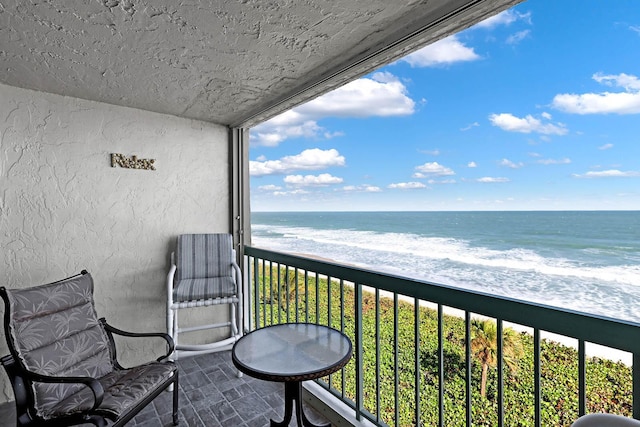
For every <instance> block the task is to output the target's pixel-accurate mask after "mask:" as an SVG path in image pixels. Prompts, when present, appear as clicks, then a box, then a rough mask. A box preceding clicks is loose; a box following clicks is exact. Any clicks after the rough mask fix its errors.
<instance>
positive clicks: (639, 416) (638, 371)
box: [632, 353, 640, 420]
mask: <svg viewBox="0 0 640 427" xmlns="http://www.w3.org/2000/svg"><path fill="white" fill-rule="evenodd" d="M632 393H633V418H635V419H636V420H640V353H633V392H632Z"/></svg>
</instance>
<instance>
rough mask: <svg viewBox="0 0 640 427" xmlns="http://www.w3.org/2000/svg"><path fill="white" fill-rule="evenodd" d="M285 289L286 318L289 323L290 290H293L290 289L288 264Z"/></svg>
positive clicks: (285, 267)
mask: <svg viewBox="0 0 640 427" xmlns="http://www.w3.org/2000/svg"><path fill="white" fill-rule="evenodd" d="M284 290H285V296H284V299H285V301H286V303H285V307H286V309H287V315H286V319H287V323H289V311H291V310H290V309H289V295H291V292H290V291H291V290H290V289H289V266H288V265H285V266H284Z"/></svg>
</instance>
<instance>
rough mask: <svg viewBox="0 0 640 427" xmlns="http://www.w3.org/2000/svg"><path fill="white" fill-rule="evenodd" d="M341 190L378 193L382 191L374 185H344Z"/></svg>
mask: <svg viewBox="0 0 640 427" xmlns="http://www.w3.org/2000/svg"><path fill="white" fill-rule="evenodd" d="M342 190H344V191H347V192H365V193H379V192H381V191H382V189H381V188H380V187H377V186H375V185H345V186H344V187H343V188H342Z"/></svg>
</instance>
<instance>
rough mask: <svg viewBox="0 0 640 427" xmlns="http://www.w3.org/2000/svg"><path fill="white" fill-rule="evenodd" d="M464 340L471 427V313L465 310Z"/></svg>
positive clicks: (467, 402) (467, 397)
mask: <svg viewBox="0 0 640 427" xmlns="http://www.w3.org/2000/svg"><path fill="white" fill-rule="evenodd" d="M464 329H465V331H464V340H465V371H466V372H465V382H466V384H465V387H466V393H465V395H466V399H465V400H466V402H465V403H466V406H467V407H466V416H467V423H466V426H467V427H471V414H472V412H471V405H472V394H471V313H469V312H468V311H465V313H464Z"/></svg>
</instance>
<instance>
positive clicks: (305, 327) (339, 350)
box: [231, 323, 352, 426]
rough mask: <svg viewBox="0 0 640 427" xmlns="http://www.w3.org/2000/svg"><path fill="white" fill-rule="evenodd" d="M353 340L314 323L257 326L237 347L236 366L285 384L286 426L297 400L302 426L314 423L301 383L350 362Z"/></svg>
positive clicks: (333, 370) (255, 375)
mask: <svg viewBox="0 0 640 427" xmlns="http://www.w3.org/2000/svg"><path fill="white" fill-rule="evenodd" d="M351 353H352V346H351V340H349V338H348V337H347V336H346V335H345V334H343V333H342V332H340V331H337V330H335V329H332V328H329V327H327V326H324V325H316V324H313V323H284V324H280V325H274V326H267V327H265V328H262V329H257V330H255V331H252V332H250V333H248V334H247V335H245V336H243V337H242V338H240V339H239V340H238V341H237V342H236V343H235V344H234V346H233V350H232V352H231V357H232V359H233V363H234V365H235V366H236V367H237V368H238V370H240V371H241V372H244V373H245V374H247V375H250V376H252V377H255V378H259V379H262V380H267V381H279V382H284V383H285V419H284V421H282V422H275V421H273V420H271V426H286V425H288V424H289V421H290V420H291V412H292V409H293V408H292V406H293V404H292V402H293V401H294V400H295V402H296V405H295V410H296V417H297V420H298V425H304V426H313V424H312V423H311V422H310V421H309V420H308V419H307V418H306V416H305V414H304V412H303V411H302V402H301V393H302V389H301V382H302V381H307V380H313V379H316V378H321V377H324V376H326V375H329V374H331V373H333V372H336V371H337V370H339V369H341V368H342V367H343V366H345V365H346V364H347V362H349V359H350V358H351Z"/></svg>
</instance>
